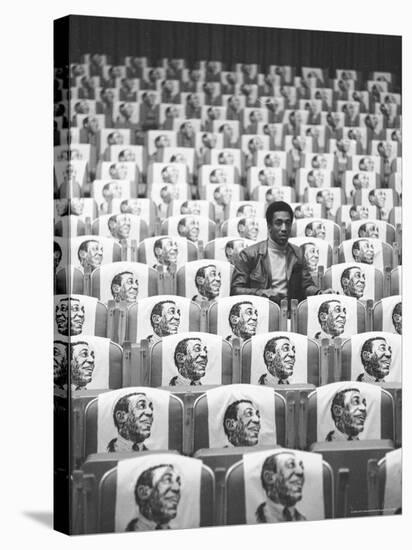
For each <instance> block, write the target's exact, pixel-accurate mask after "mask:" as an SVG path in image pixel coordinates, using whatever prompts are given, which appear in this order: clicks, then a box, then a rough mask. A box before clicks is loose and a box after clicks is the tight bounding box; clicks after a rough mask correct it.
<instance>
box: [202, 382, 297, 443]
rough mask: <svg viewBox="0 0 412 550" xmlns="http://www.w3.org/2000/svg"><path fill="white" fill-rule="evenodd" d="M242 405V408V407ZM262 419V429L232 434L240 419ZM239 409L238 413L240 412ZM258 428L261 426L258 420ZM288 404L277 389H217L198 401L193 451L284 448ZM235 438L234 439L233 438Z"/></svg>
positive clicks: (244, 387) (243, 386)
mask: <svg viewBox="0 0 412 550" xmlns="http://www.w3.org/2000/svg"><path fill="white" fill-rule="evenodd" d="M238 403H239V404H238ZM242 408H244V409H245V411H246V415H247V416H255V415H256V412H257V411H258V412H257V414H258V415H259V419H260V420H259V427H257V426H256V428H254V431H253V432H251V431H249V432H247V431H246V430H244V431H243V432H242V433H240V434H239V435H238V436H236V434H234V432H233V431H232V430H234V429H236V428H235V427H234V424H235V423H236V424H239V421H238V420H232V419H234V418H236V415H237V416H238V418H239V417H240V415H242V414H245V413H244V412H243V411H242ZM236 409H237V410H236ZM254 424H257V421H256V418H255V422H254ZM285 430H286V402H285V399H284V398H283V397H282V396H281V395H280V394H278V393H276V392H275V391H274V389H273V388H264V387H258V386H254V385H251V384H232V385H228V386H222V387H218V388H213V389H211V390H208V391H206V393H204V394H203V395H201V396H200V397H198V398H197V399H196V401H195V403H194V405H193V438H194V439H193V450H194V451H196V450H198V449H204V448H206V449H207V448H212V449H213V448H224V447H232V446H233V447H239V446H245V447H248V448H250V447H253V448H258V446H259V445H275V444H279V445H284V444H285V435H286V434H285ZM233 434H234V435H233Z"/></svg>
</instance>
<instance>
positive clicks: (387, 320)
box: [372, 294, 402, 334]
mask: <svg viewBox="0 0 412 550" xmlns="http://www.w3.org/2000/svg"><path fill="white" fill-rule="evenodd" d="M372 328H373V330H384V331H386V332H392V333H394V334H402V296H401V295H399V294H398V295H394V296H388V297H387V298H383V299H382V300H379V301H378V302H376V304H375V305H374V307H373V310H372Z"/></svg>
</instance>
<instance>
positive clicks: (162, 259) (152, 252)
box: [140, 235, 188, 270]
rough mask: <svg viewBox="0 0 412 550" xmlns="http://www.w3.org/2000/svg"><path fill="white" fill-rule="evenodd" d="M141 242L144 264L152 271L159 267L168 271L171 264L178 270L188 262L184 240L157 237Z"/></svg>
mask: <svg viewBox="0 0 412 550" xmlns="http://www.w3.org/2000/svg"><path fill="white" fill-rule="evenodd" d="M143 242H144V251H145V257H146V264H147V265H148V266H150V267H152V268H153V269H156V270H157V268H158V266H159V265H160V266H164V268H165V269H166V270H168V268H169V266H170V265H171V264H176V269H179V268H180V267H182V266H183V265H186V263H187V261H188V254H187V248H188V244H187V239H186V238H183V237H172V236H170V235H159V236H157V237H149V238H148V239H145V240H144V241H143ZM140 261H141V260H140Z"/></svg>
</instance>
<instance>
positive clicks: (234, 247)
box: [211, 237, 255, 263]
mask: <svg viewBox="0 0 412 550" xmlns="http://www.w3.org/2000/svg"><path fill="white" fill-rule="evenodd" d="M211 242H213V243H214V249H215V254H214V259H215V260H217V261H220V262H231V263H233V259H232V256H233V253H234V252H236V253H239V252H240V251H241V250H242V249H243V248H246V247H248V246H251V245H252V244H255V241H252V240H250V239H241V238H240V237H237V238H236V237H235V238H233V237H219V238H217V239H215V240H214V241H211Z"/></svg>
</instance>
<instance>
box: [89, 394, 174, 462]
mask: <svg viewBox="0 0 412 550" xmlns="http://www.w3.org/2000/svg"><path fill="white" fill-rule="evenodd" d="M136 395H137V397H138V398H139V401H135V403H134V404H133V402H132V401H130V400H129V405H128V406H129V407H130V406H133V405H134V408H135V410H139V411H142V410H143V411H145V412H143V413H142V412H139V417H138V418H135V422H136V423H138V422H139V420H140V418H141V417H142V415H143V414H144V415H145V419H146V422H147V419H148V418H149V416H148V415H150V414H151V418H152V424H151V425H150V428H149V430H148V431H149V434H148V435H147V427H146V428H145V427H144V428H143V429H146V433H144V434H143V435H144V436H145V438H144V440H143V444H144V445H143V444H141V445H140V446H139V450H140V451H146V450H150V451H159V450H168V449H174V450H176V451H178V452H182V444H183V403H182V401H181V400H180V399H179V398H178V397H176V396H175V395H173V394H172V393H170V392H167V391H165V390H156V389H153V388H147V387H131V388H122V389H120V390H115V391H110V392H106V393H102V394H100V395H99V396H98V397H97V398H96V399H93V400H92V401H90V402H89V403H88V405H87V406H86V410H85V435H84V457H86V456H88V455H90V454H92V453H106V452H109V453H113V452H117V453H119V452H138V450H136V451H134V450H133V448H132V446H133V441H130V440H127V438H126V439H125V438H124V437H119V426H120V425H119V424H118V425H117V426H116V424H115V420H114V418H115V414H116V407H117V408H118V410H119V411H124V408H125V407H126V406H127V399H128V398H129V399H130V398H132V399H136ZM148 408H149V412H148ZM129 410H130V409H129ZM120 414H121V412H120V413H119V415H120ZM139 428H140V429H141V427H140V426H139ZM128 443H129V444H128ZM139 443H140V442H139ZM142 446H143V448H142Z"/></svg>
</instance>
